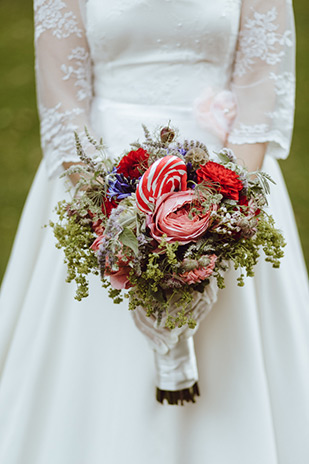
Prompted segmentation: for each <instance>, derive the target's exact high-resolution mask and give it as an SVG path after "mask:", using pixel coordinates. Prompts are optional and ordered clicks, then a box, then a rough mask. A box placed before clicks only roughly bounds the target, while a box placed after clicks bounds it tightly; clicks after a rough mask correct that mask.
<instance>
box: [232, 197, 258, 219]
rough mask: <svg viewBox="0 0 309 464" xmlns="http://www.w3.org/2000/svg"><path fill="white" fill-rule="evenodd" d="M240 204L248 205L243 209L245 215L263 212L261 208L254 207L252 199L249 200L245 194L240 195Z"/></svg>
mask: <svg viewBox="0 0 309 464" xmlns="http://www.w3.org/2000/svg"><path fill="white" fill-rule="evenodd" d="M238 205H239V206H246V207H247V208H244V209H243V210H242V211H243V213H244V215H245V216H251V217H252V216H258V215H259V214H260V212H261V210H260V208H256V207H254V203H253V202H252V200H250V201H249V200H248V198H247V197H246V196H244V195H241V196H240V197H239V201H238Z"/></svg>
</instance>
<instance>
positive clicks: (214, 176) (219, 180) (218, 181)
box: [196, 161, 243, 200]
mask: <svg viewBox="0 0 309 464" xmlns="http://www.w3.org/2000/svg"><path fill="white" fill-rule="evenodd" d="M196 174H197V181H198V183H201V182H206V183H210V184H214V185H213V186H214V187H215V188H216V189H217V190H218V192H220V193H221V194H222V195H223V196H224V197H225V198H231V199H232V200H239V192H240V191H241V190H242V189H243V185H242V182H241V180H240V179H239V176H238V174H236V173H235V172H234V171H231V169H227V168H225V167H224V166H222V165H221V164H218V163H214V162H213V161H208V163H206V164H205V165H204V166H201V167H200V168H199V169H198V170H197V171H196Z"/></svg>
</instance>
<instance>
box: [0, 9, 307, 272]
mask: <svg viewBox="0 0 309 464" xmlns="http://www.w3.org/2000/svg"><path fill="white" fill-rule="evenodd" d="M294 10H295V21H296V31H297V101H296V116H295V131H294V138H293V144H292V150H291V156H290V157H289V158H288V160H286V161H283V162H281V163H280V164H281V167H282V170H283V173H284V176H285V179H286V182H287V185H288V189H289V192H290V196H291V200H292V203H293V207H294V212H295V216H296V221H297V224H298V227H299V232H300V236H301V240H302V244H303V249H304V254H305V258H306V262H307V264H309V237H308V232H309V218H308V200H309V198H308V197H309V196H308V185H307V183H308V181H307V173H308V165H309V159H308V154H307V150H308V148H307V147H308V141H307V135H308V126H307V117H308V105H309V102H308V92H307V81H308V71H309V69H308V61H307V53H308V32H307V31H308V26H307V25H308V22H309V14H308V12H309V9H308V4H307V1H306V0H294ZM33 61H34V60H33V19H32V1H31V0H1V4H0V63H1V73H0V89H1V92H0V94H1V97H0V98H1V100H0V137H1V138H0V140H1V143H0V147H1V151H0V153H1V164H0V237H1V239H0V280H1V278H2V276H3V273H4V271H5V267H6V263H7V260H8V258H9V254H10V249H11V247H12V244H13V240H14V235H15V232H16V228H17V225H18V220H19V216H20V213H21V211H22V207H23V204H24V201H25V198H26V195H27V192H28V190H29V187H30V185H31V182H32V179H33V176H34V174H35V171H36V169H37V167H38V164H39V162H40V159H41V151H40V142H39V132H38V117H37V111H36V101H35V87H34V71H33V68H34V63H33ZM25 246H26V244H25Z"/></svg>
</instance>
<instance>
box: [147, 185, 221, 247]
mask: <svg viewBox="0 0 309 464" xmlns="http://www.w3.org/2000/svg"><path fill="white" fill-rule="evenodd" d="M192 206H194V208H195V210H197V211H195V212H194V213H192V214H193V217H192V219H191V218H189V214H190V210H191V207H192ZM202 209H203V208H202V207H201V206H200V204H199V201H198V198H197V196H196V194H195V192H194V190H185V191H181V192H169V193H165V194H164V195H162V196H161V197H160V198H159V200H157V202H156V205H155V210H154V214H153V215H152V216H150V217H149V218H148V227H149V229H150V232H151V235H152V236H153V238H155V239H156V240H157V241H158V242H160V241H161V239H162V236H163V234H166V235H167V238H166V240H167V241H168V242H179V243H180V244H182V245H184V244H186V243H190V242H191V241H196V240H197V239H198V238H199V237H201V236H202V235H203V234H204V233H205V232H206V230H207V229H208V227H209V225H210V222H211V213H212V211H214V210H215V209H217V205H212V206H211V208H210V209H209V210H208V211H207V212H206V213H203V211H202Z"/></svg>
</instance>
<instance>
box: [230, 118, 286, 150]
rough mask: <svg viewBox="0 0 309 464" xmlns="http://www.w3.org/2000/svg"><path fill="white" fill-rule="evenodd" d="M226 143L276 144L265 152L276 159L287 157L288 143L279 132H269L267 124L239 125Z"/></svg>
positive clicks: (274, 130)
mask: <svg viewBox="0 0 309 464" xmlns="http://www.w3.org/2000/svg"><path fill="white" fill-rule="evenodd" d="M228 141H229V142H230V143H234V144H236V145H243V144H246V143H250V144H253V143H264V142H269V143H270V144H276V145H277V146H276V147H274V146H271V147H270V148H269V149H268V150H267V151H268V152H270V153H271V154H273V155H274V156H275V157H276V158H283V157H285V156H287V155H288V152H289V147H290V141H289V140H288V139H287V138H285V137H283V136H282V133H281V132H280V131H279V130H276V129H273V130H271V129H270V128H269V126H268V125H267V124H255V125H254V126H248V125H245V124H240V129H234V130H233V132H231V134H230V135H229V137H228Z"/></svg>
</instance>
